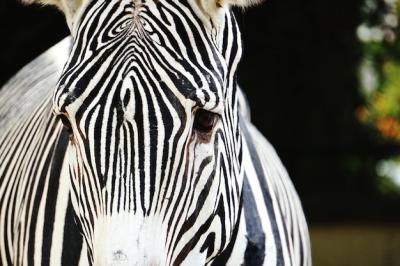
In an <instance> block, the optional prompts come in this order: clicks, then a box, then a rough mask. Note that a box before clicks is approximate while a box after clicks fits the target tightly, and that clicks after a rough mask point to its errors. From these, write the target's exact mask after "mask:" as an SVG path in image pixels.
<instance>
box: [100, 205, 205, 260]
mask: <svg viewBox="0 0 400 266" xmlns="http://www.w3.org/2000/svg"><path fill="white" fill-rule="evenodd" d="M166 232H167V227H166V225H165V224H163V222H162V218H161V217H158V216H150V217H149V216H146V217H143V216H142V215H137V214H133V213H122V214H121V213H119V214H114V215H111V216H104V217H102V218H100V219H98V220H97V222H96V223H95V227H94V238H93V240H94V241H93V265H96V266H97V265H98V266H125V265H126V266H128V265H129V266H169V265H175V263H174V262H173V260H174V259H173V258H171V255H170V256H168V255H167V248H166V243H168V239H167V233H166ZM178 253H179V252H178ZM173 256H174V255H172V257H173ZM205 264H206V254H205V253H200V252H191V253H189V254H188V255H187V256H186V257H185V258H184V259H183V260H182V261H181V262H180V263H179V265H182V266H185V265H187V266H189V265H190V266H197V265H198V266H200V265H205Z"/></svg>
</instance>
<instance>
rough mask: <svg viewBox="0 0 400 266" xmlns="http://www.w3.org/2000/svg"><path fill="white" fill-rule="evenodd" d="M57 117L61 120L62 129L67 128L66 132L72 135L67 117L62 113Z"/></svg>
mask: <svg viewBox="0 0 400 266" xmlns="http://www.w3.org/2000/svg"><path fill="white" fill-rule="evenodd" d="M58 118H59V119H60V120H61V122H62V124H63V126H64V129H65V130H67V132H68V134H69V135H70V136H71V135H72V126H71V123H70V122H69V120H68V118H67V117H66V116H65V115H64V114H60V115H58Z"/></svg>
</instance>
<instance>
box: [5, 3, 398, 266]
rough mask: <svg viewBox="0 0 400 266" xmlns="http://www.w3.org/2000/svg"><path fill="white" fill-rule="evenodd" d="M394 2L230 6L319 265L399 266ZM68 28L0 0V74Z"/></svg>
mask: <svg viewBox="0 0 400 266" xmlns="http://www.w3.org/2000/svg"><path fill="white" fill-rule="evenodd" d="M399 11H400V1H397V0H335V1H328V0H267V1H266V2H265V3H264V4H262V5H261V6H259V7H256V8H251V9H248V10H245V11H243V10H235V12H236V15H237V20H238V22H239V24H240V26H241V29H242V36H243V42H244V56H243V60H242V63H241V66H240V69H239V80H240V84H241V86H242V87H243V88H244V90H245V92H246V93H247V95H248V98H249V102H250V103H251V109H252V119H253V122H254V123H255V124H256V125H257V127H258V128H259V129H260V130H261V131H262V132H263V134H264V135H265V136H266V137H267V138H268V139H269V141H270V142H271V143H272V144H273V145H274V146H275V148H276V150H277V152H278V154H279V155H280V157H281V159H282V161H283V162H284V164H285V165H286V167H287V169H288V171H289V173H290V175H291V177H292V179H293V182H294V184H295V186H296V188H297V190H298V193H299V194H300V197H301V199H302V202H303V206H304V209H305V213H306V216H307V219H308V221H309V226H310V232H311V240H312V245H313V260H314V265H317V266H319V265H366V266H369V265H389V266H390V265H400V38H399V37H400V35H398V32H399V29H400V28H399V25H398V24H399ZM67 35H68V29H67V27H66V24H65V22H64V18H63V16H62V15H61V13H59V12H58V11H57V10H55V9H53V8H50V7H38V6H36V7H33V6H31V7H24V6H22V5H20V4H18V3H17V2H16V0H1V2H0V36H1V42H0V84H4V83H5V82H6V81H7V80H8V79H9V78H10V77H11V76H12V75H13V74H14V73H15V72H16V71H18V70H19V69H20V68H21V67H22V66H24V65H25V64H26V63H28V62H29V61H31V60H32V59H33V58H35V57H36V56H37V55H39V54H40V53H42V52H43V51H45V50H46V49H47V48H48V47H50V46H51V45H53V44H55V43H56V42H57V41H59V40H61V39H62V38H63V37H64V36H67Z"/></svg>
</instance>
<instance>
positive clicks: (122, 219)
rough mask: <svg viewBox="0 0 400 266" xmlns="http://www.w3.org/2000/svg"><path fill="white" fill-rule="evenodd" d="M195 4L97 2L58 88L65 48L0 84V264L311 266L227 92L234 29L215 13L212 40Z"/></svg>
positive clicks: (275, 174) (236, 56) (297, 214)
mask: <svg viewBox="0 0 400 266" xmlns="http://www.w3.org/2000/svg"><path fill="white" fill-rule="evenodd" d="M195 9H196V7H195V6H193V3H192V2H186V1H183V0H182V1H170V0H168V1H158V2H154V1H146V2H138V1H136V2H132V1H130V0H111V1H101V0H100V1H91V2H90V3H89V4H88V5H87V6H85V10H84V11H83V12H82V15H81V17H80V21H79V23H78V24H77V25H78V26H77V28H76V31H75V32H74V36H75V37H74V40H73V42H72V46H71V48H70V49H71V52H70V56H69V59H68V60H67V63H66V65H65V67H64V69H63V70H62V73H61V77H60V78H59V80H58V82H57V77H58V76H59V75H60V68H61V67H60V66H62V64H63V62H65V61H64V60H63V58H64V57H62V56H61V54H66V53H67V51H68V50H69V48H68V43H69V41H68V40H66V41H64V43H62V44H59V45H58V47H55V48H53V50H50V51H49V52H47V53H46V54H44V55H43V56H41V57H39V58H38V59H37V60H36V61H34V62H32V63H31V64H30V65H28V66H27V67H26V68H25V69H23V70H22V71H21V72H20V74H18V75H17V76H15V77H14V78H13V79H12V80H11V81H10V82H9V83H8V84H7V85H6V86H5V87H4V88H3V89H2V91H1V95H0V103H1V102H4V103H6V104H5V105H4V107H3V108H1V107H0V108H1V109H0V117H2V119H1V120H0V121H2V122H0V126H1V129H0V160H1V161H0V162H1V164H0V182H1V183H0V207H1V209H0V230H1V232H2V234H1V235H0V237H1V238H0V245H1V246H0V248H1V249H0V258H1V263H2V265H12V264H14V265H46V264H51V265H60V264H61V262H64V263H67V264H66V265H76V264H78V263H80V264H85V263H89V264H94V265H189V264H191V265H310V264H311V261H310V251H309V249H310V247H309V242H308V232H307V225H306V222H305V220H304V215H303V213H302V208H301V205H300V201H299V199H298V197H297V195H296V192H295V190H294V188H293V186H292V184H291V181H290V179H289V177H288V176H287V173H286V171H285V170H284V168H283V166H282V165H281V163H280V161H279V159H278V157H277V156H276V153H275V151H274V150H273V148H272V147H271V146H270V145H269V144H268V142H267V141H266V140H265V139H264V138H263V136H262V135H261V134H260V133H259V132H258V131H257V130H256V129H255V128H254V127H253V126H252V125H251V123H250V120H249V115H248V111H247V108H248V107H247V103H246V102H245V99H244V98H245V97H244V96H243V94H242V93H241V91H240V90H239V89H238V86H237V84H236V68H237V64H238V62H239V60H240V56H241V43H240V32H239V30H238V27H237V24H236V21H235V19H234V17H233V15H232V13H231V12H230V11H229V9H224V12H223V13H221V14H222V15H221V16H220V17H219V19H218V24H215V23H214V24H213V25H212V28H211V29H210V28H209V27H207V26H205V25H204V21H203V20H202V19H200V18H199V14H198V13H197V12H196V11H195ZM55 53H57V55H56V56H54V55H55ZM56 58H58V60H55V59H56ZM65 60H66V59H65ZM37 73H40V75H38V74H37ZM56 82H57V85H56ZM54 88H56V89H55V90H54ZM14 91H15V92H14ZM14 93H16V94H17V95H18V94H21V95H20V97H16V95H13V94H14ZM51 93H53V97H52V98H53V100H52V102H51ZM22 96H24V97H22ZM52 109H53V111H54V112H55V113H56V114H57V115H58V116H59V117H62V118H63V120H64V123H65V124H68V125H67V126H69V125H70V127H71V130H70V132H69V133H68V132H67V130H65V129H64V130H63V129H62V126H61V123H60V121H59V120H58V119H57V118H55V116H53V115H52V112H51V111H52ZM14 110H18V111H17V113H16V116H14V115H13V112H14V113H15V111H14ZM199 110H203V112H207V113H211V114H215V115H213V117H214V116H215V117H217V118H216V121H215V125H214V126H213V128H212V130H211V131H207V132H205V131H202V130H199V129H198V128H196V127H195V124H196V116H198V114H199V112H200V111H199Z"/></svg>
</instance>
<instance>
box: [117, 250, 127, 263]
mask: <svg viewBox="0 0 400 266" xmlns="http://www.w3.org/2000/svg"><path fill="white" fill-rule="evenodd" d="M127 260H128V256H126V254H125V253H124V252H123V251H122V250H120V249H119V250H116V251H114V253H113V261H115V262H120V261H127Z"/></svg>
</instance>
